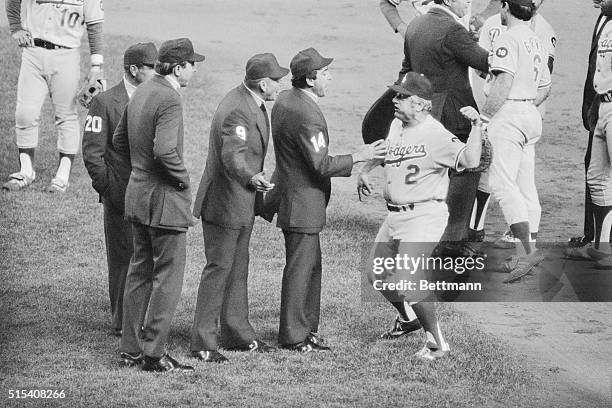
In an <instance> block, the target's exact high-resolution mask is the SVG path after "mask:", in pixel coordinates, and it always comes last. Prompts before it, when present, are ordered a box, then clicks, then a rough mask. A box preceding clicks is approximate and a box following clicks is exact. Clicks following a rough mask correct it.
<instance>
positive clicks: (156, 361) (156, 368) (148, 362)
mask: <svg viewBox="0 0 612 408" xmlns="http://www.w3.org/2000/svg"><path fill="white" fill-rule="evenodd" d="M142 370H143V371H153V372H156V373H168V372H171V371H173V372H184V373H188V372H193V371H194V369H193V367H192V366H188V365H184V364H181V363H179V362H178V361H176V360H175V359H173V358H172V357H170V355H169V354H164V355H163V356H162V357H161V358H155V357H149V356H144V364H143V365H142Z"/></svg>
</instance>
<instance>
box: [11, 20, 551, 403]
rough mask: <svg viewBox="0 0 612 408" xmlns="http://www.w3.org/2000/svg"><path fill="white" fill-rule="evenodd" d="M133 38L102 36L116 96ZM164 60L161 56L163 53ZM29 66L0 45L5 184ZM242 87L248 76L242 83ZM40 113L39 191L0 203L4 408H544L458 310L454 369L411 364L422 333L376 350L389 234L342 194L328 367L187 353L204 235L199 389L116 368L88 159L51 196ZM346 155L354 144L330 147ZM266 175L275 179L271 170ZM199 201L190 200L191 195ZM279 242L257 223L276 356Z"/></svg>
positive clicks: (194, 259) (513, 360) (255, 271)
mask: <svg viewBox="0 0 612 408" xmlns="http://www.w3.org/2000/svg"><path fill="white" fill-rule="evenodd" d="M137 40H138V39H135V38H127V37H113V36H110V35H109V36H107V42H108V47H107V49H108V50H109V54H111V57H110V58H107V61H109V63H107V66H106V71H107V76H108V79H109V85H113V84H114V83H116V82H117V81H118V80H119V78H120V71H121V66H120V64H119V62H120V61H121V55H122V50H124V49H125V48H126V47H127V46H129V45H130V44H132V43H134V42H136V41H137ZM158 45H159V44H158ZM19 61H20V58H19V54H18V49H17V47H16V46H15V45H14V44H13V43H12V42H11V41H10V36H9V34H8V30H7V29H5V28H3V29H1V30H0V72H2V74H3V78H2V81H0V95H1V98H2V103H1V104H0V136H1V137H0V180H2V181H4V180H5V179H6V178H7V176H8V174H9V173H11V172H13V171H17V170H18V164H17V162H16V157H17V149H16V147H15V145H14V131H13V124H14V122H13V121H14V119H13V112H14V107H15V84H16V82H17V73H18V64H19ZM236 78H237V81H238V80H239V78H240V73H236ZM215 82H216V81H215V78H214V77H211V76H209V75H207V74H206V73H203V72H199V73H198V74H197V78H196V79H195V80H194V82H193V84H192V85H193V86H192V87H190V88H188V89H186V90H185V92H184V94H185V130H186V139H185V147H186V148H185V152H186V157H185V160H186V163H187V168H188V169H189V171H190V173H191V177H192V181H193V182H194V183H195V182H197V181H199V178H200V175H201V172H202V170H203V168H204V163H205V159H206V150H207V144H208V130H209V126H210V119H211V117H212V114H213V112H214V109H215V108H216V106H217V103H218V102H219V100H220V98H221V97H222V95H223V94H224V93H225V92H226V91H227V90H226V89H219V88H217V87H215V86H214V84H215ZM55 141H56V137H55V134H54V129H53V123H52V111H51V108H50V105H49V104H48V103H47V104H46V105H45V107H44V110H43V115H42V122H41V143H40V146H39V148H38V149H37V151H36V165H35V167H36V171H37V179H36V182H35V183H34V184H33V185H32V186H31V187H30V188H28V189H27V190H25V191H22V192H13V193H2V194H0V282H1V283H0V406H56V405H57V406H109V407H110V406H126V407H141V406H142V407H144V406H147V407H153V406H166V407H167V406H223V407H225V406H236V407H251V406H252V407H261V406H275V407H284V406H368V407H372V406H380V407H383V406H384V407H389V406H413V407H471V406H476V407H481V406H482V407H507V406H519V407H522V406H524V407H530V406H543V404H538V403H535V404H534V401H538V398H539V395H540V394H539V387H540V384H541V383H540V380H539V379H538V378H536V377H535V376H534V375H533V374H532V373H531V372H530V371H529V370H528V369H527V368H525V366H523V365H522V363H521V362H520V360H519V359H518V358H517V357H516V356H515V355H513V354H512V352H511V351H510V349H509V348H508V347H507V346H506V344H505V343H504V341H503V340H500V339H497V338H493V337H491V336H490V335H487V334H485V333H484V332H483V331H481V330H480V329H479V328H478V327H477V326H475V325H474V324H473V323H471V322H470V321H469V319H467V318H466V317H465V316H464V315H462V314H460V313H458V312H457V311H455V310H454V309H453V307H452V306H450V305H441V307H440V313H441V320H442V324H443V327H444V330H445V333H446V335H447V340H448V342H449V343H450V344H451V347H452V355H451V357H450V358H448V359H445V360H441V361H438V362H435V363H425V362H422V361H419V360H417V359H416V358H415V357H413V354H414V353H415V352H416V351H417V350H418V349H419V348H420V347H421V346H422V343H423V341H424V338H423V337H422V335H421V333H418V334H414V335H412V336H408V337H406V338H403V339H401V340H398V341H381V340H378V339H377V337H378V335H379V334H380V333H381V332H382V331H384V330H386V329H387V328H388V326H389V325H390V324H391V323H392V321H393V318H394V313H393V311H392V309H391V308H390V307H388V306H387V305H385V304H383V303H380V304H377V303H362V302H361V300H360V288H359V279H360V275H359V262H360V259H361V256H362V251H363V248H364V246H367V245H368V242H370V241H371V240H372V239H373V237H374V235H375V233H376V230H377V228H378V226H379V224H380V222H381V219H380V216H379V215H377V214H372V213H371V212H368V211H365V210H364V209H363V208H361V207H359V203H357V202H356V201H355V200H354V197H350V198H348V197H345V196H344V195H343V194H338V193H336V194H334V195H333V197H332V201H331V204H330V209H329V215H328V226H327V228H326V230H325V231H324V233H323V234H322V236H321V238H322V247H323V269H324V272H323V293H322V327H321V332H322V334H323V336H324V337H325V339H326V341H327V342H328V343H329V344H330V345H331V346H332V348H333V350H334V353H333V354H307V355H299V354H295V353H291V352H285V351H282V352H278V353H275V354H270V355H252V354H244V353H232V352H228V353H227V356H228V357H229V359H230V363H229V364H225V365H212V364H205V363H199V362H196V361H195V360H193V359H191V358H190V357H189V356H188V354H189V331H190V326H191V322H192V318H193V310H194V307H195V300H196V294H197V287H198V283H199V279H200V275H201V271H202V268H203V266H204V263H205V259H204V251H203V240H202V236H201V234H202V231H201V225H197V226H196V227H194V228H193V229H191V230H190V232H189V233H188V262H187V268H186V271H185V281H184V287H183V293H182V297H181V301H180V303H179V305H178V309H177V312H176V315H175V319H174V322H173V328H172V331H171V335H170V338H169V344H168V345H167V348H168V351H169V352H170V353H171V354H172V355H173V356H174V357H176V358H177V359H179V360H180V361H183V362H186V363H189V364H194V365H195V368H196V372H195V374H193V375H173V374H170V375H155V374H149V373H142V372H140V371H138V370H137V369H126V368H120V367H119V364H118V358H117V357H118V355H117V348H118V344H119V342H118V339H117V338H115V337H112V336H110V335H109V334H108V333H109V320H110V319H109V305H108V297H107V275H106V255H105V249H104V241H103V233H102V207H101V205H100V204H98V197H97V195H96V193H95V192H94V190H93V189H92V188H91V186H90V180H89V177H88V176H87V174H86V171H85V168H84V166H83V163H82V158H81V156H80V155H79V156H78V157H77V159H76V161H75V165H74V168H73V171H72V176H71V185H70V187H69V190H68V192H67V193H66V194H63V195H57V194H49V193H46V192H45V188H46V186H47V184H48V183H49V182H50V180H51V178H52V177H53V175H54V172H55V168H56V164H57V156H56V154H57V153H56V149H55ZM332 143H334V144H335V146H338V147H337V149H341V147H342V146H343V145H347V144H350V143H349V141H348V140H342V139H339V140H332ZM267 167H268V168H269V169H272V168H273V165H268V166H267ZM194 191H195V190H194ZM283 265H284V247H283V241H282V234H281V233H280V232H279V230H277V229H276V228H275V227H274V225H272V224H267V223H265V222H263V221H261V220H258V221H257V222H256V225H255V228H254V231H253V237H252V245H251V268H250V277H249V295H250V316H251V322H252V324H253V326H254V327H255V329H256V331H257V333H258V334H259V335H260V336H261V338H262V339H263V340H265V341H267V342H270V343H272V344H276V330H277V326H278V312H279V307H280V283H281V274H282V268H283ZM17 389H19V390H33V389H45V390H46V389H51V390H64V391H65V399H63V400H50V399H49V400H34V399H21V400H15V399H9V398H8V395H9V390H17Z"/></svg>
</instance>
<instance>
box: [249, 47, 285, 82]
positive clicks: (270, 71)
mask: <svg viewBox="0 0 612 408" xmlns="http://www.w3.org/2000/svg"><path fill="white" fill-rule="evenodd" d="M288 73H289V70H288V69H287V68H283V67H281V66H280V65H279V64H278V61H277V60H276V57H275V56H274V54H271V53H269V52H266V53H264V54H255V55H253V56H252V57H251V58H250V59H249V60H248V61H247V63H246V79H248V80H256V79H262V78H270V79H273V80H275V81H276V80H279V79H281V78H282V77H284V76H285V75H287V74H288Z"/></svg>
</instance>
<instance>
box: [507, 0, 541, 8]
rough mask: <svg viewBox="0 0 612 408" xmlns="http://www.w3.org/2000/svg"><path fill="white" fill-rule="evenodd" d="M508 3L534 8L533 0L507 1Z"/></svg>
mask: <svg viewBox="0 0 612 408" xmlns="http://www.w3.org/2000/svg"><path fill="white" fill-rule="evenodd" d="M505 1H506V3H513V4H516V5H517V6H525V7H533V6H534V4H533V0H505Z"/></svg>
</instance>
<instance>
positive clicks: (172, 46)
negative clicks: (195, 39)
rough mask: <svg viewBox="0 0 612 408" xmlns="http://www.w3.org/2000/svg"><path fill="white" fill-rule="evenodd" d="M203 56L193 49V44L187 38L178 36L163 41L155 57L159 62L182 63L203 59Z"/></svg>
mask: <svg viewBox="0 0 612 408" xmlns="http://www.w3.org/2000/svg"><path fill="white" fill-rule="evenodd" d="M204 58H205V57H204V56H203V55H200V54H198V53H196V52H194V51H193V44H192V43H191V40H190V39H189V38H178V39H176V40H168V41H165V42H164V43H163V44H162V45H161V47H159V55H158V57H157V59H158V60H159V61H160V62H169V63H179V64H180V63H183V62H185V61H194V62H200V61H204Z"/></svg>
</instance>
